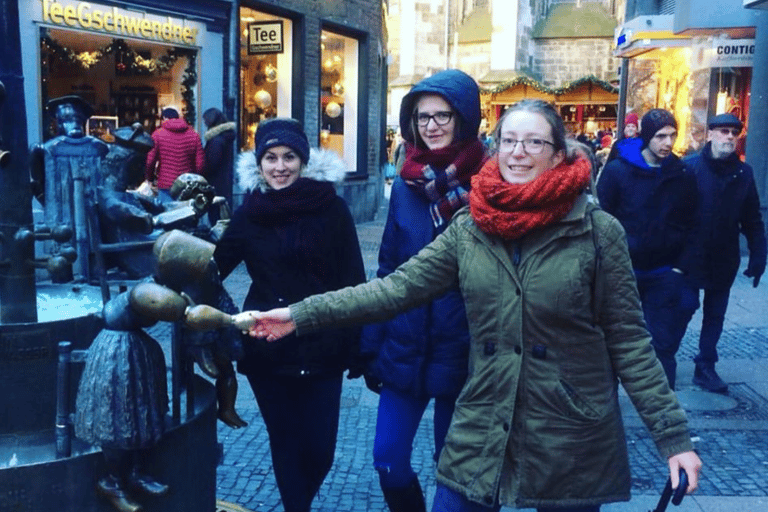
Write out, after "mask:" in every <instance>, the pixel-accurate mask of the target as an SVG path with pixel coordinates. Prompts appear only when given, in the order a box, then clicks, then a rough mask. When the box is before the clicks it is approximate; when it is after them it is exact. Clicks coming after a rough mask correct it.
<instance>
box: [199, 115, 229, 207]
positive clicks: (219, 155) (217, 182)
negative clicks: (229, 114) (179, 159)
mask: <svg viewBox="0 0 768 512" xmlns="http://www.w3.org/2000/svg"><path fill="white" fill-rule="evenodd" d="M203 122H205V127H206V128H207V130H206V132H205V133H204V134H203V139H205V148H204V150H205V171H204V172H203V175H204V176H205V179H206V180H208V183H210V184H211V185H212V186H213V188H214V189H216V194H217V195H219V196H224V197H226V198H227V203H228V204H230V205H231V204H232V174H233V173H232V150H233V148H234V143H235V138H236V137H235V136H236V134H235V123H233V122H229V121H227V118H226V116H224V113H223V112H222V111H221V110H219V109H217V108H209V109H208V110H206V111H205V112H204V113H203Z"/></svg>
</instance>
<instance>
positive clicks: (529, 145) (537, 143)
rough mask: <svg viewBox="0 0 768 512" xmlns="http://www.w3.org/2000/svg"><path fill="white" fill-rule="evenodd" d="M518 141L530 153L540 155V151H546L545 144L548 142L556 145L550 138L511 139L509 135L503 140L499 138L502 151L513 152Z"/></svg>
mask: <svg viewBox="0 0 768 512" xmlns="http://www.w3.org/2000/svg"><path fill="white" fill-rule="evenodd" d="M518 143H520V144H522V145H523V151H525V152H526V153H528V154H529V155H538V154H539V153H541V152H542V151H544V146H546V145H547V144H549V145H550V146H552V147H555V145H554V144H553V143H552V142H549V141H548V140H544V139H522V140H515V139H510V138H508V137H502V138H501V140H499V151H500V152H502V153H511V152H512V151H514V150H515V148H516V147H517V144H518Z"/></svg>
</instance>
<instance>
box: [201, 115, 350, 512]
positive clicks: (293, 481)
mask: <svg viewBox="0 0 768 512" xmlns="http://www.w3.org/2000/svg"><path fill="white" fill-rule="evenodd" d="M237 172H238V178H239V182H240V186H241V188H243V189H244V190H246V191H247V195H246V197H245V199H244V202H243V204H242V205H241V206H240V207H239V208H238V209H237V210H236V211H235V212H234V214H233V215H232V219H231V221H230V224H229V227H228V228H227V230H226V231H225V232H224V235H223V237H222V239H221V240H220V241H219V242H218V244H217V247H216V251H215V252H214V259H215V260H216V263H217V264H218V266H219V269H220V273H221V276H222V279H223V278H225V277H226V276H228V275H229V274H230V273H231V272H232V271H233V270H234V269H235V267H237V266H238V265H239V264H240V263H241V262H244V263H245V266H246V269H247V271H248V275H249V276H250V278H251V285H250V288H249V289H248V294H247V295H246V298H245V303H244V306H243V307H244V309H262V310H263V309H271V308H273V307H279V306H281V305H284V304H290V303H291V302H295V301H297V300H301V299H303V298H304V297H307V296H309V295H312V294H315V293H322V292H325V291H328V290H335V289H337V288H342V287H344V286H351V285H355V284H358V283H361V282H363V281H365V272H364V268H363V258H362V255H361V253H360V246H359V244H358V240H357V231H356V229H355V224H354V222H353V220H352V215H351V214H350V212H349V208H348V207H347V204H346V203H345V202H344V200H343V199H341V198H340V197H339V196H338V195H336V190H335V188H334V183H335V182H338V181H341V180H343V179H344V176H345V175H346V168H345V167H344V163H343V162H342V161H341V159H340V158H339V157H338V156H336V155H335V153H333V152H331V151H317V150H314V149H313V150H311V151H310V149H309V143H308V141H307V136H306V135H305V133H304V131H303V129H302V127H301V124H300V123H299V122H298V121H296V120H294V119H287V118H274V119H270V120H267V121H262V122H261V123H260V124H259V127H258V129H257V131H256V136H255V151H254V152H253V153H250V152H249V153H245V154H242V155H241V156H240V157H239V159H238V164H237ZM359 336H360V330H359V329H334V330H328V331H324V332H322V333H316V334H312V335H309V336H302V337H300V338H299V337H296V336H291V337H289V338H287V339H286V340H285V343H283V344H280V345H269V344H268V343H266V342H264V341H256V342H254V340H253V339H250V338H249V339H248V340H247V341H246V343H244V356H243V358H242V359H241V360H239V361H238V365H237V369H238V371H239V372H240V373H242V374H244V375H245V376H246V377H247V378H248V382H249V383H250V385H251V389H252V390H253V394H254V396H255V397H256V401H257V403H258V405H259V410H260V411H261V415H262V417H263V418H264V424H265V425H266V427H267V433H268V434H269V445H270V450H271V454H272V465H273V467H274V471H275V479H276V480H277V487H278V490H279V491H280V497H281V499H282V502H283V507H284V508H285V510H286V512H309V510H310V507H311V505H312V500H313V499H314V497H315V495H316V494H317V491H318V490H319V489H320V485H321V484H322V483H323V480H324V479H325V477H326V475H327V474H328V471H329V470H330V469H331V465H332V464H333V457H334V451H335V448H336V434H337V432H338V425H339V410H340V406H341V384H342V375H343V372H344V371H345V369H347V368H348V367H349V366H350V365H351V364H353V363H354V361H355V360H354V356H355V354H356V350H357V349H358V348H359V347H358V343H359Z"/></svg>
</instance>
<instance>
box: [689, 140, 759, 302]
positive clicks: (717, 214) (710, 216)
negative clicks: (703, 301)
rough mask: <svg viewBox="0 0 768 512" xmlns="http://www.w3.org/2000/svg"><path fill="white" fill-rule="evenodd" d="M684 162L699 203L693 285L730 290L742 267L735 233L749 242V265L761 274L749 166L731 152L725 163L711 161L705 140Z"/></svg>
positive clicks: (754, 192)
mask: <svg viewBox="0 0 768 512" xmlns="http://www.w3.org/2000/svg"><path fill="white" fill-rule="evenodd" d="M684 162H685V164H686V165H687V166H688V167H689V168H690V169H691V170H692V171H693V172H694V174H695V175H696V180H697V182H698V185H699V197H700V204H701V228H700V231H699V236H698V238H697V244H696V253H695V260H694V261H695V266H694V267H693V269H692V271H691V279H692V282H693V283H694V284H695V285H696V286H698V287H699V288H710V289H718V290H726V289H729V288H730V287H731V285H732V284H733V281H734V279H736V273H737V272H738V270H739V265H740V263H741V251H740V246H739V233H743V234H744V236H745V237H746V239H747V245H748V247H749V267H750V268H753V269H754V270H755V271H756V273H757V274H758V275H759V274H762V273H763V271H764V270H765V260H766V241H765V225H764V224H763V220H762V217H761V215H760V198H759V197H758V195H757V188H756V186H755V179H754V175H753V172H752V168H751V167H750V166H749V165H747V164H745V163H743V162H742V161H741V160H740V159H739V157H738V156H737V155H736V154H735V153H733V154H731V156H730V157H729V158H726V159H724V160H715V159H713V158H712V149H711V144H710V143H709V142H708V143H707V144H706V145H705V146H704V149H703V150H702V151H701V152H700V153H698V154H695V155H691V156H689V157H688V158H686V159H685V160H684Z"/></svg>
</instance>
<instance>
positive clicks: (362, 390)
mask: <svg viewBox="0 0 768 512" xmlns="http://www.w3.org/2000/svg"><path fill="white" fill-rule="evenodd" d="M383 218H384V216H383V215H380V220H378V221H374V222H372V223H366V224H361V225H359V226H358V234H359V236H360V242H361V247H362V248H363V252H364V259H365V262H366V268H367V271H368V275H369V277H372V276H373V275H374V274H375V269H376V254H377V251H378V241H379V239H380V237H381V231H382V225H383V220H381V219H383ZM248 282H249V281H248V278H247V275H246V274H245V271H244V270H243V268H242V267H241V268H239V269H237V270H236V271H235V273H234V274H233V275H232V276H230V277H229V278H228V279H227V281H225V286H226V287H227V289H228V290H229V291H230V293H231V294H232V295H233V298H234V299H235V302H237V303H239V304H242V299H243V297H244V295H245V292H246V291H247V286H248ZM766 288H768V283H764V284H763V285H761V288H758V289H757V290H753V289H752V288H751V286H750V283H749V282H748V280H747V279H746V278H744V277H743V276H739V278H738V279H737V283H736V285H735V286H734V289H733V292H732V296H731V306H730V308H729V313H728V320H727V322H726V329H725V332H724V333H723V338H722V340H721V343H720V345H719V347H721V350H720V354H721V362H720V363H719V364H718V371H719V372H720V373H721V375H722V376H723V378H724V379H725V380H726V381H727V382H729V384H730V386H731V388H730V393H729V396H728V397H720V396H717V397H711V395H709V394H706V393H702V392H701V391H700V390H698V389H697V388H695V387H694V386H693V385H692V384H690V382H691V376H692V374H693V363H692V362H691V359H692V357H693V355H694V354H695V353H696V349H697V340H698V338H697V335H698V330H697V329H696V327H697V325H698V324H697V322H698V323H700V321H701V320H700V316H699V314H697V315H696V316H695V317H694V321H693V322H692V323H691V326H690V327H689V332H688V333H687V334H686V337H685V339H684V340H683V345H682V347H681V349H680V352H679V356H678V361H679V368H678V382H679V383H680V384H679V386H680V396H681V403H683V404H684V406H685V405H686V404H685V399H684V398H683V394H685V393H690V394H692V395H693V396H694V397H696V396H699V395H703V397H704V398H703V405H702V400H701V396H699V398H698V399H696V400H693V401H692V405H691V407H687V406H686V409H687V412H688V415H689V419H690V425H691V429H692V431H693V433H694V435H695V436H697V437H698V438H699V439H700V441H699V442H698V443H697V450H698V452H699V453H700V456H701V458H702V460H703V461H704V463H705V468H704V471H703V472H702V479H701V483H700V488H699V490H698V491H697V492H696V494H695V495H694V496H693V497H690V498H686V500H684V501H683V506H681V507H680V508H679V509H676V510H679V511H680V512H686V511H702V512H703V511H706V512H714V511H723V512H725V511H728V512H740V511H744V512H766V511H768V498H767V497H768V400H766V396H768V376H766V373H768V372H766V362H768V315H765V311H766V305H768V291H767V290H766ZM697 393H698V395H697ZM707 395H709V396H710V397H711V398H712V400H713V402H712V403H713V404H714V403H715V402H717V401H718V399H719V400H720V401H721V402H724V405H721V406H720V407H715V406H712V407H710V406H709V404H708V402H707ZM686 396H688V395H686ZM376 407H377V395H375V394H373V393H372V392H370V391H369V390H368V389H367V388H366V387H365V386H364V384H363V382H362V379H357V380H354V381H350V380H346V379H345V381H344V387H343V391H342V407H341V417H340V426H339V436H338V442H337V449H336V459H335V462H334V465H333V468H332V469H331V472H330V474H329V475H328V477H327V479H326V481H325V483H324V484H323V486H322V488H321V490H320V493H319V495H318V497H317V498H316V499H315V502H314V504H313V507H312V510H313V512H317V511H323V512H326V511H327V512H330V511H334V512H336V511H371V512H379V511H382V512H383V511H387V510H388V509H387V507H386V505H385V503H384V499H383V496H382V494H381V490H380V488H379V484H378V478H377V475H376V473H375V471H374V469H373V466H372V455H371V450H372V447H373V435H374V430H375V423H376ZM622 407H623V410H624V412H625V414H624V416H625V422H626V425H627V443H628V447H629V454H630V462H631V466H632V490H633V496H634V497H633V500H632V501H631V502H630V503H627V504H612V505H608V506H605V507H603V510H604V511H605V512H614V511H616V512H619V511H630V510H633V511H644V510H646V509H648V508H653V506H655V505H645V504H646V503H650V502H651V501H653V502H655V500H656V497H657V496H658V495H659V493H660V490H661V489H662V488H663V486H664V483H665V481H666V476H667V475H666V470H665V468H666V463H665V462H664V461H662V460H661V459H660V458H659V456H658V454H657V453H656V449H655V447H654V445H653V443H652V441H651V440H650V437H649V436H648V434H647V431H646V430H645V427H644V426H643V425H642V423H641V422H640V421H639V418H638V417H637V415H636V413H635V412H634V410H633V409H632V406H631V404H629V401H628V399H627V397H626V396H622ZM238 410H239V412H240V414H241V416H242V417H243V418H244V419H245V420H246V421H247V422H248V423H249V426H248V427H246V428H243V429H239V430H233V429H231V428H229V427H227V426H225V425H223V424H222V423H219V426H218V438H219V443H220V444H221V446H222V452H223V456H222V461H221V464H220V466H219V467H218V471H217V483H218V499H220V500H223V501H225V502H230V503H234V504H237V505H240V506H242V507H244V508H246V509H248V510H252V511H258V512H279V511H282V510H283V509H282V507H281V505H280V498H279V494H278V492H277V488H276V485H275V479H274V476H273V474H272V467H271V460H270V454H269V442H268V438H267V433H266V430H265V428H264V424H263V421H262V419H261V416H260V414H259V411H258V407H257V406H256V403H255V400H254V399H253V395H252V393H251V391H250V388H249V387H248V384H247V381H246V380H245V379H244V378H242V377H240V392H239V397H238ZM431 414H432V408H431V406H430V408H428V410H427V413H426V414H425V417H424V419H423V420H422V423H421V425H420V427H419V433H418V435H417V437H416V441H415V445H414V456H413V465H414V468H415V469H416V471H417V472H418V473H419V478H420V480H421V482H422V486H423V487H424V489H425V492H426V494H427V495H428V496H431V495H433V494H434V469H435V465H434V462H433V447H432V443H431V441H430V439H431V432H432V421H431ZM730 498H732V499H730ZM428 508H429V506H428ZM503 510H505V511H506V510H511V509H503Z"/></svg>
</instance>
